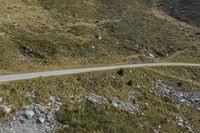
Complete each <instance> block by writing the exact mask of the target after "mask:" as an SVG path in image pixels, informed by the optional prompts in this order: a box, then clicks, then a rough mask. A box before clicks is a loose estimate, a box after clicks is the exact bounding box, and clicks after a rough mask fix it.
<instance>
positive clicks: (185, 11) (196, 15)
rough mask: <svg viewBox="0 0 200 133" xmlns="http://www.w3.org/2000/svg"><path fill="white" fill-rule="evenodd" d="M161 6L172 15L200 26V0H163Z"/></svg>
mask: <svg viewBox="0 0 200 133" xmlns="http://www.w3.org/2000/svg"><path fill="white" fill-rule="evenodd" d="M160 7H162V9H164V10H165V11H166V12H167V13H168V14H169V15H171V16H172V17H174V18H176V19H178V20H180V21H184V22H187V23H189V24H192V25H195V26H198V27H200V1H199V0H173V1H172V0H161V1H160Z"/></svg>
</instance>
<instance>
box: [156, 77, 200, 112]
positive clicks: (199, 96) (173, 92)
mask: <svg viewBox="0 0 200 133" xmlns="http://www.w3.org/2000/svg"><path fill="white" fill-rule="evenodd" d="M155 86H156V87H157V88H158V89H159V91H161V92H162V94H163V95H164V96H173V97H175V99H176V100H177V102H178V103H185V104H187V105H188V106H192V107H194V108H197V109H198V110H200V91H197V92H193V93H191V92H186V91H181V90H180V89H179V88H176V87H173V86H169V85H166V84H164V83H163V81H161V80H157V81H156V83H155Z"/></svg>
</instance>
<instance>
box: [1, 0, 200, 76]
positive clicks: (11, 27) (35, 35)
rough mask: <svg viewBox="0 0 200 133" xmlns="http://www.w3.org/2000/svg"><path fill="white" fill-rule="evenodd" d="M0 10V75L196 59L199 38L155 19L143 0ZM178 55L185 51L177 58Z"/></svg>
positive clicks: (28, 1) (44, 2)
mask: <svg viewBox="0 0 200 133" xmlns="http://www.w3.org/2000/svg"><path fill="white" fill-rule="evenodd" d="M0 5H1V6H0V11H1V14H0V50H1V53H0V68H1V73H8V72H14V71H15V72H16V71H28V70H38V69H55V68H62V67H65V68H66V67H76V66H87V65H94V64H95V65H101V64H113V63H130V62H152V61H158V60H160V59H161V60H166V59H168V58H169V60H170V61H171V60H173V61H179V62H181V61H185V62H199V59H200V58H199V56H200V55H199V44H200V41H199V40H200V39H199V36H198V35H195V34H194V33H193V32H188V31H187V30H183V29H185V28H184V27H183V28H180V27H178V26H177V25H174V24H173V23H171V22H169V21H166V20H165V19H162V18H159V17H157V16H156V15H155V14H154V13H153V12H152V10H154V8H152V7H151V6H150V5H151V2H147V1H145V0H142V1H140V0H136V1H130V0H124V1H120V0H117V1H116V0H110V1H106V0H88V1H81V0H68V1H66V0H10V1H0ZM197 31H198V29H197ZM191 50H192V51H191ZM181 51H187V52H184V54H181V55H180V56H179V53H181ZM191 53H194V54H191ZM171 55H172V57H171ZM174 55H176V56H175V57H174ZM170 57H171V58H170ZM177 57H180V58H179V59H177Z"/></svg>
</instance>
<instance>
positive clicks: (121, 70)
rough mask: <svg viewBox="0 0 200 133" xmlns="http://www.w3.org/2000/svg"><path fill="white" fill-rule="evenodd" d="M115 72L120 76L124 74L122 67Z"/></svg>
mask: <svg viewBox="0 0 200 133" xmlns="http://www.w3.org/2000/svg"><path fill="white" fill-rule="evenodd" d="M117 74H118V75H120V76H124V69H122V68H121V69H120V70H118V71H117Z"/></svg>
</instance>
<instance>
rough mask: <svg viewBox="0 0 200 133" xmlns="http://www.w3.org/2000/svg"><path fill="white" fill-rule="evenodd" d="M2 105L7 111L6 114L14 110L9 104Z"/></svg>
mask: <svg viewBox="0 0 200 133" xmlns="http://www.w3.org/2000/svg"><path fill="white" fill-rule="evenodd" d="M1 107H2V108H3V110H4V112H5V113H6V114H9V113H10V112H11V111H12V109H11V106H8V105H1Z"/></svg>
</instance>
